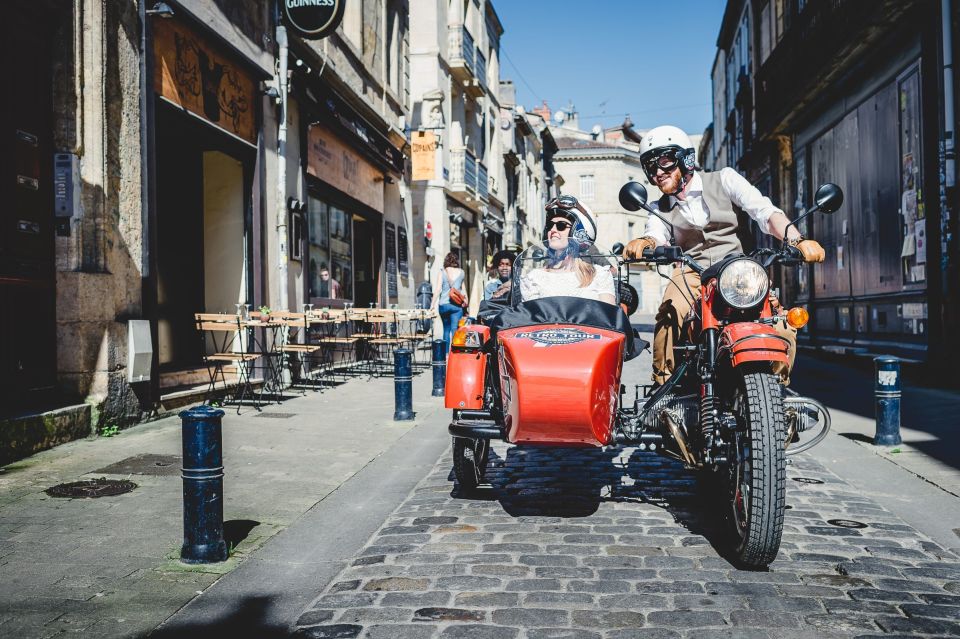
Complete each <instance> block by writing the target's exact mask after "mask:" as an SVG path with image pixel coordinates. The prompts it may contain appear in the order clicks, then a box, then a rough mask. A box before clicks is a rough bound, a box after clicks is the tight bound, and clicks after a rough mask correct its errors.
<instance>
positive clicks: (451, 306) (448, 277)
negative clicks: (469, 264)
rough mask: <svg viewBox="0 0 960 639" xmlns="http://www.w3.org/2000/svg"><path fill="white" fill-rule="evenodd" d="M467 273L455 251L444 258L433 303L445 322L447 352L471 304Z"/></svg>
mask: <svg viewBox="0 0 960 639" xmlns="http://www.w3.org/2000/svg"><path fill="white" fill-rule="evenodd" d="M465 277H466V273H464V272H463V269H462V268H460V258H459V257H457V254H456V253H454V252H453V251H450V252H449V253H447V256H446V257H445V258H443V268H441V269H440V273H439V274H438V275H437V284H436V287H435V288H436V290H439V291H440V294H439V295H437V297H436V299H435V300H434V302H433V309H434V310H438V311H439V313H440V319H441V321H442V322H443V343H444V347H445V351H444V352H447V353H449V352H450V340H451V337H452V336H453V331H455V330H457V325H458V324H459V322H460V318H461V317H463V314H464V309H465V308H466V307H467V305H468V304H469V299H468V298H467V294H466V292H465V291H464V288H463V280H464V278H465Z"/></svg>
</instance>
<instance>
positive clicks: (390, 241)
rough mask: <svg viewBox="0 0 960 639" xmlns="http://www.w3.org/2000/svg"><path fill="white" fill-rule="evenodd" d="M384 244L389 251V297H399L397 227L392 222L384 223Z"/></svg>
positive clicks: (387, 266)
mask: <svg viewBox="0 0 960 639" xmlns="http://www.w3.org/2000/svg"><path fill="white" fill-rule="evenodd" d="M383 234H384V242H385V243H386V245H387V246H386V249H387V251H386V252H387V260H386V270H387V297H391V298H394V297H397V227H396V226H394V225H393V224H392V223H391V222H384V223H383Z"/></svg>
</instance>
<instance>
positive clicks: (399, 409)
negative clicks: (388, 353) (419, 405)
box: [393, 348, 413, 422]
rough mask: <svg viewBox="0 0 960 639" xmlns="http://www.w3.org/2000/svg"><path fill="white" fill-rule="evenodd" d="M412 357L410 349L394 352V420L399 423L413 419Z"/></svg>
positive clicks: (399, 349)
mask: <svg viewBox="0 0 960 639" xmlns="http://www.w3.org/2000/svg"><path fill="white" fill-rule="evenodd" d="M412 356H413V351H411V350H410V349H409V348H398V349H397V350H395V351H394V352H393V398H394V400H393V401H394V410H393V419H394V421H398V422H403V421H408V420H411V419H413V372H412V369H411V364H410V360H411V358H412Z"/></svg>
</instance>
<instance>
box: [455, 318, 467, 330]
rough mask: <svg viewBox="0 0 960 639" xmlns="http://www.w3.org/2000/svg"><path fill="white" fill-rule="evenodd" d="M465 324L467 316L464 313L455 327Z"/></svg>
mask: <svg viewBox="0 0 960 639" xmlns="http://www.w3.org/2000/svg"><path fill="white" fill-rule="evenodd" d="M466 325H467V316H466V315H464V316H463V317H461V318H460V321H459V322H457V327H458V328H459V327H461V326H466Z"/></svg>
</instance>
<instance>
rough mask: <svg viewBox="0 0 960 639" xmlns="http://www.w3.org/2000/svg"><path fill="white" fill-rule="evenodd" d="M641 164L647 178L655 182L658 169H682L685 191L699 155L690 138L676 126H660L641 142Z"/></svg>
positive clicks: (648, 132) (681, 183)
mask: <svg viewBox="0 0 960 639" xmlns="http://www.w3.org/2000/svg"><path fill="white" fill-rule="evenodd" d="M640 163H641V165H642V166H643V172H644V173H646V174H647V178H648V179H649V180H650V181H651V182H654V181H655V180H654V176H656V174H657V169H658V168H659V169H663V170H664V171H672V170H673V169H674V168H676V167H679V168H680V175H681V177H680V184H679V185H678V186H677V190H678V191H680V190H683V188H684V186H686V184H687V182H688V181H689V180H690V178H691V177H692V176H693V171H694V170H695V169H696V168H697V155H696V150H695V149H694V148H693V144H692V143H691V142H690V138H689V136H687V134H686V133H684V132H683V131H682V130H681V129H678V128H677V127H675V126H658V127H656V128H653V129H650V130H649V131H647V133H646V135H644V136H643V139H642V140H641V141H640Z"/></svg>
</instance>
